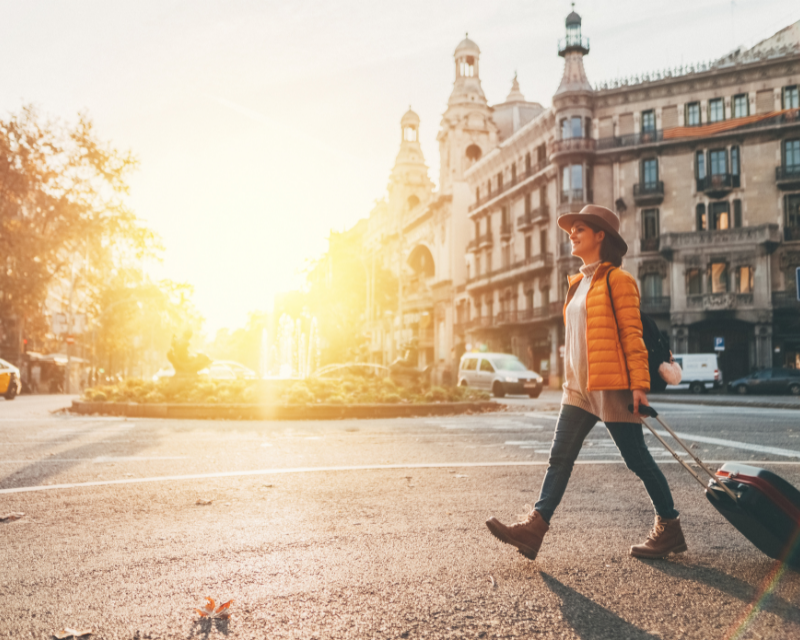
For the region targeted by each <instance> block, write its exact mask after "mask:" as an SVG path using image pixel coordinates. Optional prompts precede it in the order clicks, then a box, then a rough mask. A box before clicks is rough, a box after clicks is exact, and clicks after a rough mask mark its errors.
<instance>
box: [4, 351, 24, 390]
mask: <svg viewBox="0 0 800 640" xmlns="http://www.w3.org/2000/svg"><path fill="white" fill-rule="evenodd" d="M20 391H22V379H21V378H20V377H19V369H17V368H16V367H15V366H14V365H13V364H11V363H10V362H6V361H5V360H3V359H2V358H0V395H2V396H3V397H4V398H5V399H6V400H13V399H14V398H16V397H17V396H18V395H19V392H20Z"/></svg>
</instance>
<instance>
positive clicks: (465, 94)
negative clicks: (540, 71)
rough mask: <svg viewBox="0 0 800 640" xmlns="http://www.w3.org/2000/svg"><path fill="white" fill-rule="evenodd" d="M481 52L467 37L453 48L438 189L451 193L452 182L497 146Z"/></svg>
mask: <svg viewBox="0 0 800 640" xmlns="http://www.w3.org/2000/svg"><path fill="white" fill-rule="evenodd" d="M480 56H481V50H480V49H479V48H478V45H477V44H475V43H474V42H473V41H472V40H470V39H469V37H466V38H464V39H463V40H462V41H461V42H460V43H459V45H458V46H457V47H456V50H455V53H454V54H453V57H454V59H455V71H456V78H455V82H454V83H453V91H452V92H451V93H450V98H449V99H448V101H447V110H446V111H445V112H444V115H443V116H442V122H441V127H440V129H439V135H438V136H437V140H438V141H439V158H440V165H439V190H440V192H441V193H442V194H451V193H452V192H453V183H454V182H462V181H463V179H464V171H466V170H467V169H468V168H469V167H471V166H472V164H473V163H475V161H477V160H479V159H480V158H481V156H483V155H485V154H486V153H487V152H489V151H491V150H492V149H494V148H495V147H496V146H497V144H498V138H497V127H496V125H495V123H494V122H493V121H492V109H491V107H489V105H488V103H487V101H486V96H485V95H484V93H483V88H482V87H481V78H480Z"/></svg>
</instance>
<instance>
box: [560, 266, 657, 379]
mask: <svg viewBox="0 0 800 640" xmlns="http://www.w3.org/2000/svg"><path fill="white" fill-rule="evenodd" d="M609 269H613V271H611V275H610V276H609V282H610V284H611V293H612V295H613V296H614V309H615V310H616V312H617V317H616V322H615V321H614V312H613V311H612V309H611V300H610V299H609V297H608V287H607V286H606V274H607V273H608V270H609ZM582 279H583V274H580V273H579V274H577V275H575V276H572V277H570V278H569V291H568V292H567V301H566V303H565V304H564V322H565V323H566V317H567V316H566V313H567V305H568V304H569V301H570V300H571V299H572V296H573V295H574V294H575V289H576V288H577V287H578V283H579V282H580V281H581V280H582ZM586 346H587V351H588V358H587V359H588V362H589V389H588V390H589V391H608V390H612V389H631V390H636V389H639V390H641V391H649V390H650V371H649V369H648V366H647V347H645V346H644V340H643V339H642V317H641V315H640V313H639V288H638V287H637V286H636V280H635V279H634V278H633V276H632V275H631V274H629V273H628V272H627V271H623V270H622V269H615V268H614V265H612V264H611V263H610V262H603V263H602V264H600V266H598V267H597V270H596V271H595V272H594V277H593V278H592V284H591V286H590V288H589V293H588V294H587V295H586Z"/></svg>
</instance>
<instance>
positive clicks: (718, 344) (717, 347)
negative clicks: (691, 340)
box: [714, 337, 725, 351]
mask: <svg viewBox="0 0 800 640" xmlns="http://www.w3.org/2000/svg"><path fill="white" fill-rule="evenodd" d="M714 351H725V338H722V337H715V338H714Z"/></svg>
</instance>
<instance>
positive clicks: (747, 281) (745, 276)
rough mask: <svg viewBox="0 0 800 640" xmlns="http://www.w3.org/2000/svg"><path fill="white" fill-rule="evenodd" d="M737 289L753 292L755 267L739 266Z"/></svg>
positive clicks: (741, 291)
mask: <svg viewBox="0 0 800 640" xmlns="http://www.w3.org/2000/svg"><path fill="white" fill-rule="evenodd" d="M736 291H737V292H738V293H753V267H750V266H745V267H737V269H736Z"/></svg>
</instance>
